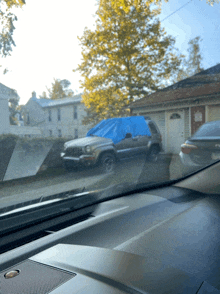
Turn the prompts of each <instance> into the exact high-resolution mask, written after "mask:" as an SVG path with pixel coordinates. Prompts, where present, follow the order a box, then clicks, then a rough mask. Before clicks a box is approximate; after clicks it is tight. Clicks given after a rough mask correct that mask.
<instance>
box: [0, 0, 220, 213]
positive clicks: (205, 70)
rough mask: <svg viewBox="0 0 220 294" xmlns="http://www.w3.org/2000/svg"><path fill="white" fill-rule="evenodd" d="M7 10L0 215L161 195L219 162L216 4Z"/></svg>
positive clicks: (92, 0)
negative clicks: (149, 191) (92, 195)
mask: <svg viewBox="0 0 220 294" xmlns="http://www.w3.org/2000/svg"><path fill="white" fill-rule="evenodd" d="M211 4H213V5H211ZM0 7H1V18H2V23H1V26H0V33H1V38H0V51H1V56H2V58H1V64H0V65H1V67H0V72H1V73H0V74H1V83H0V162H1V164H0V215H1V214H2V216H3V215H4V217H6V216H7V215H8V213H9V212H10V211H12V210H16V211H17V209H19V208H21V207H23V209H24V207H26V206H27V207H28V206H30V207H33V205H34V204H39V203H44V202H45V205H46V203H47V202H46V201H52V202H53V200H54V199H56V201H55V202H56V205H57V202H58V201H59V200H60V201H61V200H62V199H63V197H64V196H65V195H70V194H68V193H70V191H71V195H75V194H77V193H84V192H89V191H96V190H102V191H107V192H105V193H103V195H104V196H102V197H106V198H107V197H108V196H112V195H117V194H118V193H123V192H124V191H128V190H135V189H136V188H137V187H142V186H144V187H146V186H151V185H155V186H158V185H160V184H161V183H169V182H170V181H172V180H179V179H182V178H184V177H185V176H188V175H190V174H192V173H194V172H196V171H198V170H200V169H201V168H204V167H205V166H209V165H210V164H212V163H213V162H215V161H218V160H219V159H220V149H219V146H220V139H218V138H215V142H214V143H213V141H212V140H211V139H210V137H213V136H215V137H216V136H217V137H219V134H220V121H219V120H220V64H219V44H218V37H217V36H218V33H219V25H220V4H219V3H217V1H207V3H206V1H199V0H198V1H196V2H195V1H194V2H192V1H189V2H187V1H186V2H182V1H180V0H178V1H177V0H169V1H166V2H162V1H142V0H140V1H135V0H132V1H115V0H102V1H99V0H81V1H78V2H76V1H72V0H64V1H56V0H47V1H43V0H31V1H30V0H27V1H14V0H10V1H9V0H3V1H1V2H0ZM16 19H17V20H16ZM207 122H210V123H208V124H206V123H207ZM198 137H199V138H200V141H199V142H196V140H195V142H193V143H192V142H191V141H190V140H191V139H193V138H198ZM203 138H204V139H206V140H204V141H203ZM219 138H220V137H219ZM209 139H210V141H209ZM218 140H219V141H218ZM60 195H62V197H61V196H60ZM65 197H66V196H65ZM22 211H23V210H20V214H21V215H22Z"/></svg>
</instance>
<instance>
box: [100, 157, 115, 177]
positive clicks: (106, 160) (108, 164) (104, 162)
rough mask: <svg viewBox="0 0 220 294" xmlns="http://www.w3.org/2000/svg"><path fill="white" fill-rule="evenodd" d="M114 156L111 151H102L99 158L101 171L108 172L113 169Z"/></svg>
mask: <svg viewBox="0 0 220 294" xmlns="http://www.w3.org/2000/svg"><path fill="white" fill-rule="evenodd" d="M115 163H116V160H115V156H114V155H113V154H112V153H104V154H103V155H102V156H101V159H100V167H101V170H102V172H104V173H110V172H113V171H114V168H115Z"/></svg>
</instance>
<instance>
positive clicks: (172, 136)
mask: <svg viewBox="0 0 220 294" xmlns="http://www.w3.org/2000/svg"><path fill="white" fill-rule="evenodd" d="M184 140H185V138H184V111H182V110H178V111H173V112H167V148H166V152H168V153H174V154H178V153H179V152H180V149H181V144H183V143H184Z"/></svg>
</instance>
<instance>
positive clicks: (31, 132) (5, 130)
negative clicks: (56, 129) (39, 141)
mask: <svg viewBox="0 0 220 294" xmlns="http://www.w3.org/2000/svg"><path fill="white" fill-rule="evenodd" d="M10 99H17V100H19V96H18V95H17V93H16V92H15V91H14V90H13V89H10V88H8V87H6V86H5V85H3V84H1V83H0V135H2V134H15V135H18V136H41V132H40V129H39V128H36V127H34V128H30V127H24V126H17V125H13V126H12V125H10V119H9V115H10V113H9V105H8V104H9V100H10Z"/></svg>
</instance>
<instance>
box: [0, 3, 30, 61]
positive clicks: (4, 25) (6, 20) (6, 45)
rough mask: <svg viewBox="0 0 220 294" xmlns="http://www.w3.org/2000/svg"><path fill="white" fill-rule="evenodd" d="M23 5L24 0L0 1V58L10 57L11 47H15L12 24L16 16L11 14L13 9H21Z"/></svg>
mask: <svg viewBox="0 0 220 294" xmlns="http://www.w3.org/2000/svg"><path fill="white" fill-rule="evenodd" d="M24 4H25V0H1V1H0V17H1V30H0V54H1V56H2V57H6V56H7V55H10V52H11V51H12V45H13V46H15V42H14V40H13V32H14V29H15V26H14V22H15V21H16V20H17V16H16V15H15V14H14V13H13V12H12V9H14V8H16V7H17V8H21V7H22V6H23V5H24Z"/></svg>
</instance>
